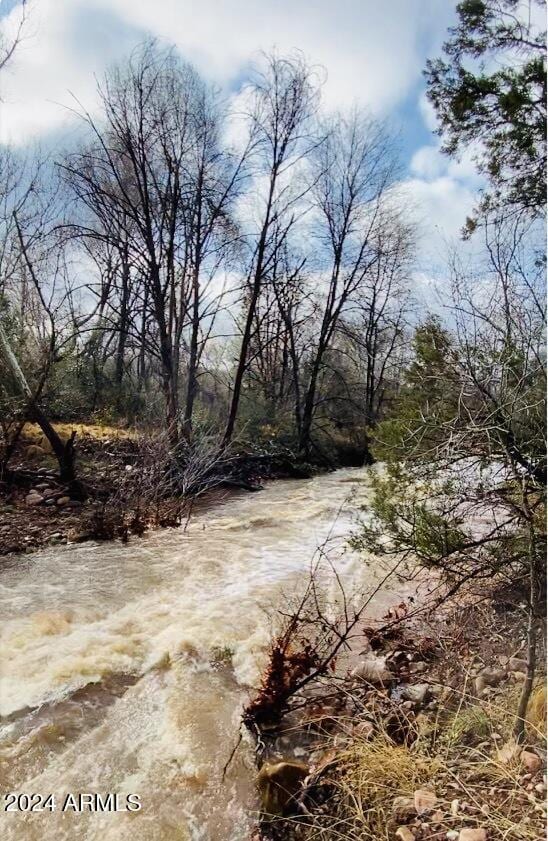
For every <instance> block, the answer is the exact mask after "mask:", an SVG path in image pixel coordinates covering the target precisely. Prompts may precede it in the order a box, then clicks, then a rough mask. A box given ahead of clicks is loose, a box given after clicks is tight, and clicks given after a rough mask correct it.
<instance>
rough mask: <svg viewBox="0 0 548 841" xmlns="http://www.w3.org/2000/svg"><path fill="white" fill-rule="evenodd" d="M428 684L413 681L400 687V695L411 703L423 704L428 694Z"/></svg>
mask: <svg viewBox="0 0 548 841" xmlns="http://www.w3.org/2000/svg"><path fill="white" fill-rule="evenodd" d="M428 689H429V686H428V684H427V683H414V684H412V685H411V686H406V687H404V689H402V693H401V697H402V698H403V699H404V700H406V701H411V702H412V703H413V704H424V702H425V700H426V696H427V695H428Z"/></svg>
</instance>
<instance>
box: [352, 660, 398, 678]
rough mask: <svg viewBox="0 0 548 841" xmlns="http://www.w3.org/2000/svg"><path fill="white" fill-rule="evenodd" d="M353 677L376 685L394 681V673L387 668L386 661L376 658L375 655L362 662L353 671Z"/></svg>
mask: <svg viewBox="0 0 548 841" xmlns="http://www.w3.org/2000/svg"><path fill="white" fill-rule="evenodd" d="M351 675H352V677H355V678H358V679H359V680H365V681H367V683H373V684H375V685H379V684H380V685H383V684H385V683H390V682H391V681H392V680H393V679H394V676H393V674H392V672H391V671H390V670H389V669H388V668H387V667H386V659H385V658H384V657H375V655H370V656H369V657H367V658H366V659H364V660H362V661H361V662H360V663H359V664H358V665H357V666H356V667H355V668H354V669H352V672H351Z"/></svg>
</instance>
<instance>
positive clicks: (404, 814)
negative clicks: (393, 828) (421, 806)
mask: <svg viewBox="0 0 548 841" xmlns="http://www.w3.org/2000/svg"><path fill="white" fill-rule="evenodd" d="M416 814H417V810H416V809H415V801H414V800H413V798H412V797H395V798H394V800H393V802H392V817H393V818H394V820H396V821H406V820H410V819H411V818H414V817H415V816H416Z"/></svg>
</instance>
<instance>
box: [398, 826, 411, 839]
mask: <svg viewBox="0 0 548 841" xmlns="http://www.w3.org/2000/svg"><path fill="white" fill-rule="evenodd" d="M396 838H399V839H400V841H415V836H414V834H413V833H412V832H411V830H410V829H409V827H408V826H399V827H398V828H397V830H396Z"/></svg>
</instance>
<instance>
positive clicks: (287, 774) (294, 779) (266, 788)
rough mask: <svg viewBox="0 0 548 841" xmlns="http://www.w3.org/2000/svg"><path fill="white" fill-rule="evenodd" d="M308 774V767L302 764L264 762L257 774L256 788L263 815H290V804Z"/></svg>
mask: <svg viewBox="0 0 548 841" xmlns="http://www.w3.org/2000/svg"><path fill="white" fill-rule="evenodd" d="M308 773H309V769H308V766H307V765H305V764H304V763H303V762H295V761H294V760H281V761H280V762H265V763H264V765H263V766H262V768H261V770H260V771H259V773H258V774H257V788H258V790H259V794H260V797H261V804H262V810H263V812H264V813H265V815H278V816H279V815H288V814H291V812H292V809H291V804H292V802H294V801H295V798H296V796H297V795H298V793H299V792H300V791H301V789H302V784H303V780H304V779H305V777H307V776H308ZM295 811H296V810H295Z"/></svg>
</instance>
